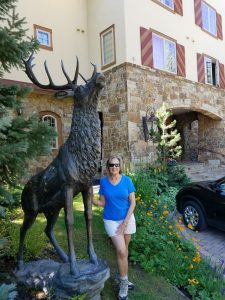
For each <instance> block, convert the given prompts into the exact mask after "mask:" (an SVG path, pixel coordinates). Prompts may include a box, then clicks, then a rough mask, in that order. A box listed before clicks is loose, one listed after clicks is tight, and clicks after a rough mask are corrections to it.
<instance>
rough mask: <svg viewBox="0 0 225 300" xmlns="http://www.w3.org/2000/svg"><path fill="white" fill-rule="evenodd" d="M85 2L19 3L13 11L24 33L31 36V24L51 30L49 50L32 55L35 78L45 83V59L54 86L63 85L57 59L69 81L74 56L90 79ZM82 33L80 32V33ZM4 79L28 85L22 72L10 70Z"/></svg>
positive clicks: (40, 0)
mask: <svg viewBox="0 0 225 300" xmlns="http://www.w3.org/2000/svg"><path fill="white" fill-rule="evenodd" d="M86 4H87V3H86V0H67V1H66V2H64V1H60V0H49V1H47V2H46V1H44V0H39V1H35V0H29V1H26V0H19V1H18V2H17V12H18V13H19V15H20V17H25V18H26V21H27V24H26V26H25V27H26V28H28V31H27V34H28V35H29V36H34V29H33V24H36V25H39V26H42V27H46V28H49V29H52V37H53V51H49V50H45V49H40V51H39V52H38V53H37V54H35V61H34V63H35V64H36V67H35V68H34V70H35V74H36V75H37V78H38V79H39V80H40V81H41V82H43V83H47V82H48V80H47V76H46V74H45V71H44V65H43V62H44V60H47V63H48V66H49V70H50V73H51V75H52V78H53V80H54V81H55V83H56V84H63V83H65V82H66V79H65V77H64V75H63V73H62V70H61V59H63V62H64V65H65V69H66V71H67V72H68V74H69V75H70V76H71V78H73V76H74V71H75V67H76V56H78V58H79V61H80V71H81V73H82V74H83V75H84V76H85V77H88V76H90V73H91V70H92V67H91V65H90V61H89V60H88V32H87V5H86ZM78 29H81V30H84V32H83V33H82V32H81V30H79V31H78ZM4 78H6V79H11V80H17V81H22V82H29V79H28V77H27V76H26V74H25V73H24V72H22V71H18V70H15V69H12V71H11V73H10V74H7V73H6V74H4Z"/></svg>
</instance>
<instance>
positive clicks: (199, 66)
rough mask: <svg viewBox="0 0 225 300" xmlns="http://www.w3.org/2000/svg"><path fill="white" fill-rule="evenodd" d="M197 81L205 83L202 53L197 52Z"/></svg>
mask: <svg viewBox="0 0 225 300" xmlns="http://www.w3.org/2000/svg"><path fill="white" fill-rule="evenodd" d="M197 69H198V82H201V83H205V67H204V55H203V54H199V53H197Z"/></svg>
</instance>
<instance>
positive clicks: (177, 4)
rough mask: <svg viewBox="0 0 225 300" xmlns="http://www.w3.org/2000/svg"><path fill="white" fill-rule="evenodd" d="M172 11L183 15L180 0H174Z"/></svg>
mask: <svg viewBox="0 0 225 300" xmlns="http://www.w3.org/2000/svg"><path fill="white" fill-rule="evenodd" d="M174 11H175V12H176V13H178V14H179V15H181V16H183V3H182V0H175V1H174Z"/></svg>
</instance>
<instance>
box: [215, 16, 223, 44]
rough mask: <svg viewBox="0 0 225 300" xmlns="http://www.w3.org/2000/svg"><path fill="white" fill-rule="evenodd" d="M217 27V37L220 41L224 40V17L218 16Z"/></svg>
mask: <svg viewBox="0 0 225 300" xmlns="http://www.w3.org/2000/svg"><path fill="white" fill-rule="evenodd" d="M216 23H217V24H216V25H217V37H218V39H221V40H222V39H223V30H222V17H221V15H220V14H218V13H217V14H216Z"/></svg>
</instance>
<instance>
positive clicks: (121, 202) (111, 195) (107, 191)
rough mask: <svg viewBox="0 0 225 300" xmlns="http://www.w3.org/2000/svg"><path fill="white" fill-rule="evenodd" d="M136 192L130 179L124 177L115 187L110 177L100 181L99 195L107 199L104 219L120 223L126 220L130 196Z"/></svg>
mask: <svg viewBox="0 0 225 300" xmlns="http://www.w3.org/2000/svg"><path fill="white" fill-rule="evenodd" d="M132 192H135V187H134V185H133V182H132V181H131V179H130V177H128V176H125V175H122V177H121V180H120V182H119V183H118V184H116V185H113V184H112V183H111V182H110V181H109V179H108V177H103V178H102V179H101V180H100V189H99V195H103V196H104V197H105V206H104V211H103V219H106V220H113V221H119V220H124V219H125V217H126V215H127V211H128V209H129V207H130V201H129V198H128V196H129V194H130V193H132Z"/></svg>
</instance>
